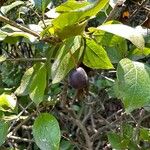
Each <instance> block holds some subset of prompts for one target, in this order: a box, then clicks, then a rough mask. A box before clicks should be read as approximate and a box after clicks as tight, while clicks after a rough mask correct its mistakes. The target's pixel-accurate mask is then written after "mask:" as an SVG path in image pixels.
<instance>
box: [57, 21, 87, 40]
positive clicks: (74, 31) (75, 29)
mask: <svg viewBox="0 0 150 150" xmlns="http://www.w3.org/2000/svg"><path fill="white" fill-rule="evenodd" d="M86 25H87V22H86V21H84V22H82V23H77V24H74V25H70V26H66V27H64V28H63V29H62V30H59V29H58V30H57V29H56V30H55V33H56V34H57V35H58V37H59V38H60V39H62V40H63V39H66V38H69V37H72V36H76V35H81V34H82V33H83V31H84V30H85V27H86ZM70 31H71V32H70Z"/></svg>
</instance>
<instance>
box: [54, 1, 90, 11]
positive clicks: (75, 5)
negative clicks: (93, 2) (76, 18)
mask: <svg viewBox="0 0 150 150" xmlns="http://www.w3.org/2000/svg"><path fill="white" fill-rule="evenodd" d="M89 4H90V3H89V2H85V1H83V2H77V1H67V2H65V3H62V4H61V5H60V6H58V7H56V11H57V12H69V11H71V10H75V9H79V8H82V7H84V6H87V5H89Z"/></svg>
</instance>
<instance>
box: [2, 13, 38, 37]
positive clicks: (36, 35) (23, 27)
mask: <svg viewBox="0 0 150 150" xmlns="http://www.w3.org/2000/svg"><path fill="white" fill-rule="evenodd" d="M0 21H2V22H5V23H7V24H9V25H11V26H13V27H16V28H18V29H20V30H22V31H24V32H27V33H29V34H32V35H33V36H35V37H38V38H40V35H39V34H38V33H36V32H34V31H32V30H30V29H28V28H26V27H25V26H23V25H20V24H17V23H16V22H14V21H12V20H10V19H8V18H6V17H4V16H1V15H0Z"/></svg>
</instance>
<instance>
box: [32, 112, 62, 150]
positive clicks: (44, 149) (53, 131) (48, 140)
mask: <svg viewBox="0 0 150 150" xmlns="http://www.w3.org/2000/svg"><path fill="white" fill-rule="evenodd" d="M33 137H34V139H35V142H36V144H37V145H38V147H39V148H40V149H41V150H59V144H60V138H61V135H60V128H59V124H58V121H57V120H56V118H55V117H54V116H53V115H51V114H48V113H43V114H40V115H39V116H38V117H37V118H36V120H35V122H34V125H33Z"/></svg>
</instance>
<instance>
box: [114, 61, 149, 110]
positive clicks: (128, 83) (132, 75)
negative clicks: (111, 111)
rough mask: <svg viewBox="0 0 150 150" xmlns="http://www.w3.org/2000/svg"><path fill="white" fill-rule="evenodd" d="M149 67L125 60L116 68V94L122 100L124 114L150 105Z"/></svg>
mask: <svg viewBox="0 0 150 150" xmlns="http://www.w3.org/2000/svg"><path fill="white" fill-rule="evenodd" d="M149 75H150V66H148V65H146V64H144V63H140V62H136V61H131V60H129V59H127V58H125V59H122V60H121V61H120V62H119V65H118V68H117V81H116V84H117V87H118V88H117V91H116V92H117V93H118V94H119V95H118V96H119V97H120V98H122V102H123V103H124V106H125V109H126V112H127V113H129V112H131V111H133V110H134V109H136V108H141V107H143V106H145V105H147V104H149V103H150V92H149V89H150V77H149Z"/></svg>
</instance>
